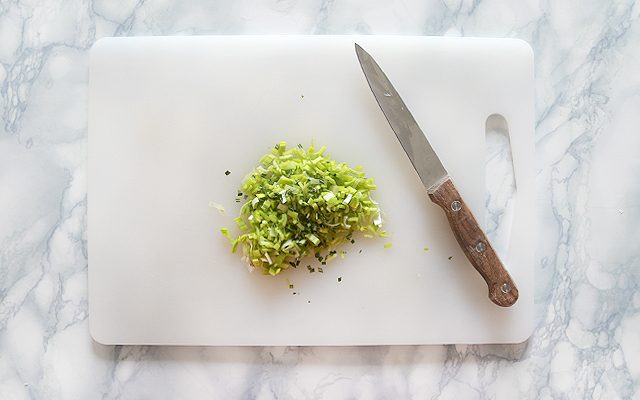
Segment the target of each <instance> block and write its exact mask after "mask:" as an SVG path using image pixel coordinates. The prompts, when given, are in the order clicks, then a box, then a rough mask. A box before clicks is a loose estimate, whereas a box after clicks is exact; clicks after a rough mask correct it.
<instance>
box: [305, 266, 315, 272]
mask: <svg viewBox="0 0 640 400" xmlns="http://www.w3.org/2000/svg"><path fill="white" fill-rule="evenodd" d="M307 269H308V270H309V273H313V272H316V269H315V268H313V267H312V266H311V265H307Z"/></svg>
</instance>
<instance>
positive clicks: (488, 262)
mask: <svg viewBox="0 0 640 400" xmlns="http://www.w3.org/2000/svg"><path fill="white" fill-rule="evenodd" d="M428 194H429V198H430V199H431V201H433V202H434V203H435V204H437V205H439V206H440V207H441V208H442V209H443V210H444V212H445V214H446V215H447V219H448V220H449V225H451V230H452V231H453V234H454V236H455V237H456V239H457V240H458V243H459V244H460V247H461V248H462V250H463V251H464V254H465V255H466V256H467V258H468V259H469V262H471V265H473V267H474V268H475V269H476V270H477V271H478V272H479V273H480V275H482V277H483V278H484V280H485V281H486V282H487V286H488V287H489V299H491V301H493V302H494V303H495V304H497V305H499V306H502V307H509V306H512V305H513V304H514V303H515V302H516V300H518V288H517V287H516V285H515V283H514V282H513V280H512V279H511V276H510V275H509V273H508V272H507V270H506V269H505V268H504V266H503V265H502V262H501V261H500V258H498V255H497V254H496V252H495V251H494V250H493V247H491V243H489V240H487V237H486V236H485V234H484V232H483V231H482V228H480V225H478V222H477V221H476V219H475V217H474V216H473V214H472V213H471V210H469V208H468V207H467V205H466V204H465V203H464V200H462V197H461V196H460V193H458V190H457V189H456V187H455V185H454V184H453V182H452V181H451V178H449V177H447V178H445V179H444V180H442V181H440V182H438V183H436V184H435V185H433V186H432V187H430V188H429V190H428Z"/></svg>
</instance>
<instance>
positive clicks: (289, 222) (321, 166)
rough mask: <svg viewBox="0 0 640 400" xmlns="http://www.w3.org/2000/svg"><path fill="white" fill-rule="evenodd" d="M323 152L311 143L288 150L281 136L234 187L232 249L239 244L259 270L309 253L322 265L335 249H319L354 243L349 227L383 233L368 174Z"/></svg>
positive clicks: (277, 269)
mask: <svg viewBox="0 0 640 400" xmlns="http://www.w3.org/2000/svg"><path fill="white" fill-rule="evenodd" d="M324 152H325V148H324V147H322V148H320V149H315V148H314V146H313V145H312V146H310V147H309V148H308V149H304V148H302V146H298V147H296V148H293V149H291V150H287V144H286V143H285V142H280V143H278V144H276V145H275V146H274V148H273V150H272V151H271V152H270V153H269V154H266V155H264V156H263V157H262V158H261V159H260V164H259V165H258V166H257V167H256V168H255V169H254V170H253V171H252V172H251V173H250V174H249V175H248V176H247V177H246V178H245V180H244V182H243V184H242V187H241V188H240V189H239V190H238V194H239V195H241V194H242V195H243V196H244V197H245V200H246V201H245V203H244V204H243V205H242V207H241V210H240V216H239V217H238V218H236V224H237V225H238V228H239V230H240V234H239V236H238V237H236V238H234V239H233V248H232V251H234V250H235V248H236V247H237V246H240V247H241V248H242V252H243V254H244V255H245V256H246V257H247V258H248V260H249V263H250V264H251V265H252V266H254V267H258V268H261V269H262V272H263V273H264V274H268V275H278V274H279V273H281V272H282V271H284V270H286V269H288V268H289V267H290V266H292V267H296V266H297V265H299V263H300V260H301V259H302V258H304V257H305V256H307V255H310V254H313V255H315V257H316V259H317V260H318V261H319V262H321V263H322V265H326V263H327V262H328V261H330V260H332V259H333V258H335V257H336V255H337V252H336V251H335V250H332V251H330V252H329V253H328V255H327V256H326V257H324V258H323V257H322V256H321V254H320V253H321V252H323V251H326V249H331V248H336V247H338V246H340V245H342V244H343V243H345V242H347V241H351V242H352V243H354V242H355V241H354V240H353V239H352V235H353V233H354V232H360V233H361V234H363V235H364V236H366V237H375V236H382V235H384V234H385V233H384V231H383V230H382V219H381V217H380V209H379V207H378V203H376V202H375V201H373V200H372V199H371V192H372V191H373V190H375V189H376V186H375V184H374V182H373V180H372V179H370V178H367V177H366V175H365V173H364V172H362V168H356V169H353V168H351V167H349V166H348V165H347V164H345V163H338V162H336V161H335V160H332V159H331V158H329V157H328V156H326V155H325V154H324ZM229 173H230V172H229Z"/></svg>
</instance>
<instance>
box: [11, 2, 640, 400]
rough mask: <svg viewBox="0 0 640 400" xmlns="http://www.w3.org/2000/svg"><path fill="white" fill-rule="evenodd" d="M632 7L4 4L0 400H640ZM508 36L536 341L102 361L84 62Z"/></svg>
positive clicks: (149, 353) (203, 352) (141, 352)
mask: <svg viewBox="0 0 640 400" xmlns="http://www.w3.org/2000/svg"><path fill="white" fill-rule="evenodd" d="M639 15H640V4H639V3H637V2H635V1H632V0H620V1H597V0H586V1H548V0H529V1H523V2H500V1H495V0H494V1H491V0H473V1H465V0H439V1H436V0H427V1H400V0H398V1H373V2H337V1H332V0H325V1H309V2H302V1H294V0H281V1H275V0H274V1H260V2H249V1H235V2H224V1H220V0H217V1H195V2H178V1H156V2H152V1H144V0H140V1H128V0H123V1H118V2H112V1H107V0H95V1H91V2H87V1H85V0H71V1H62V0H58V1H56V0H43V1H26V0H4V1H0V210H1V212H0V299H1V303H0V398H2V399H29V398H34V399H91V398H103V399H115V398H122V399H139V398H154V399H173V398H186V399H192V398H220V399H227V398H260V399H272V398H326V399H348V398H361V399H369V398H370V399H378V398H415V399H424V398H429V399H453V398H456V399H493V398H496V399H505V398H509V399H510V398H522V399H528V398H531V399H537V398H541V399H551V398H567V399H584V398H593V399H617V398H620V399H633V398H640V290H639V284H640V178H639V176H640V156H639V155H638V151H639V150H640V74H639V73H638V71H640V22H639V20H638V17H639ZM220 33H225V34H245V33H251V34H262V33H301V34H310V33H315V34H343V33H344V34H350V33H367V34H414V35H465V36H496V37H519V38H522V39H525V40H527V41H528V42H529V43H531V45H532V47H533V48H534V51H535V56H536V60H535V63H536V65H535V67H536V162H537V165H536V174H537V185H538V190H537V196H538V197H537V206H538V218H537V225H536V226H533V227H531V229H532V230H535V232H536V235H537V241H536V289H535V298H536V311H537V314H536V329H535V331H534V334H533V336H532V337H531V339H530V340H529V341H528V342H526V343H524V344H521V345H513V346H502V345H494V346H428V347H427V346H401V347H363V348H352V347H347V348H332V347H330V348H281V347H277V348H166V347H159V348H152V347H104V346H100V345H97V344H94V343H93V342H92V341H91V339H90V338H89V336H88V329H87V304H86V299H87V293H86V290H87V287H86V281H87V254H86V234H85V232H86V204H87V195H86V141H87V130H86V103H87V101H86V100H87V99H86V95H87V80H88V76H87V75H88V72H87V65H88V50H89V48H90V46H91V44H92V43H93V42H94V41H95V40H97V39H98V38H100V37H104V36H113V35H152V34H153V35H168V34H180V35H185V34H220Z"/></svg>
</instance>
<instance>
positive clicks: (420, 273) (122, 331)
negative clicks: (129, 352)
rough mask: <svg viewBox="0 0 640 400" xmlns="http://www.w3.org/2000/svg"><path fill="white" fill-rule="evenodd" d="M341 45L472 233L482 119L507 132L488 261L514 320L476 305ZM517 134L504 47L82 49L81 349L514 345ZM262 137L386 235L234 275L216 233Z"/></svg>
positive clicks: (522, 138) (527, 198) (479, 296)
mask: <svg viewBox="0 0 640 400" xmlns="http://www.w3.org/2000/svg"><path fill="white" fill-rule="evenodd" d="M356 41H357V42H358V43H359V44H360V45H362V46H363V47H364V48H365V49H366V50H367V51H368V52H369V53H371V54H372V55H373V56H374V57H375V58H376V60H377V61H378V62H379V63H380V65H381V66H382V68H383V69H384V70H385V71H386V72H387V75H388V76H389V78H390V79H391V80H392V82H393V83H394V84H395V86H396V88H397V89H398V91H399V93H400V94H401V95H402V97H403V98H404V100H405V102H406V104H407V105H408V106H409V107H410V109H411V111H412V112H413V114H414V116H415V118H416V120H417V121H418V122H419V123H420V125H421V127H422V128H423V130H424V131H425V132H427V135H428V138H429V141H430V142H431V143H432V145H433V147H434V148H435V149H436V150H437V151H438V153H439V156H440V158H441V160H442V161H443V163H444V164H445V166H446V167H447V168H448V170H449V172H450V173H451V175H452V177H453V179H454V180H455V182H456V183H457V185H458V187H459V189H460V191H461V193H462V194H463V196H464V198H465V199H466V201H467V203H468V204H469V206H470V207H471V208H472V209H473V211H474V212H475V214H476V216H478V217H479V219H481V220H482V219H483V215H484V208H483V207H484V205H483V200H484V161H485V159H484V140H485V121H486V119H487V117H488V116H489V115H490V114H493V113H499V114H501V115H503V116H504V117H505V118H506V120H507V121H508V124H509V129H510V133H511V135H510V136H511V146H512V152H513V160H514V170H515V180H516V185H517V197H516V201H517V202H516V207H515V210H516V211H515V214H514V219H513V227H512V230H511V233H512V236H511V240H510V244H509V248H508V251H507V252H506V253H504V254H502V255H501V256H502V258H503V261H504V263H505V264H506V266H507V268H508V269H509V271H510V273H511V274H512V276H513V278H514V280H515V282H516V283H517V284H518V285H519V289H520V300H519V301H518V302H517V303H516V305H515V306H513V307H511V308H500V307H497V306H496V305H494V304H493V303H491V302H490V301H489V300H488V298H487V287H486V284H485V283H484V281H483V280H482V279H481V277H480V276H479V275H478V273H477V272H476V271H475V270H474V269H473V268H472V267H471V265H470V264H469V263H468V261H467V260H466V258H465V257H464V254H463V253H462V251H461V250H460V249H459V248H458V245H457V243H456V241H455V239H454V237H453V234H452V233H451V231H450V229H449V226H448V224H447V221H446V219H445V217H444V214H443V213H442V212H441V210H440V209H439V208H438V207H437V206H435V205H434V204H432V203H431V202H430V201H429V199H428V198H427V195H426V192H425V190H424V188H423V187H422V186H421V183H420V180H419V178H418V176H417V175H416V173H415V172H414V170H413V169H412V166H411V164H410V162H409V160H408V159H407V157H406V156H405V154H404V153H403V151H402V148H401V146H400V144H399V143H398V142H397V140H396V138H395V136H394V134H393V132H392V131H391V129H390V128H389V125H388V124H387V122H386V120H385V118H384V116H383V114H382V112H381V111H380V109H379V108H378V106H377V104H376V101H375V99H374V97H373V95H372V94H371V92H370V90H369V87H368V86H367V83H366V80H365V78H364V76H363V75H362V72H361V70H360V67H359V65H358V63H357V59H356V55H355V52H354V42H356ZM533 128H534V125H533V55H532V52H531V49H530V47H529V46H528V45H527V44H526V43H524V42H522V41H519V40H509V39H461V38H432V37H377V36H362V37H350V36H342V37H334V36H271V37H267V36H244V37H237V36H231V37H230V36H218V37H165V38H152V37H148V38H110V39H102V40H100V41H99V42H97V43H96V45H95V46H94V48H93V50H92V53H91V67H90V97H89V211H88V218H89V222H88V229H89V233H88V235H89V309H90V329H91V334H92V336H93V338H94V339H95V340H96V341H98V342H101V343H105V344H171V345H174V344H175V345H370V344H439V343H497V342H521V341H523V340H525V339H526V338H527V337H528V336H529V334H530V332H531V330H532V322H533V279H532V278H533V248H534V243H533V237H532V232H533V231H534V230H533V229H532V228H531V225H532V223H533V214H532V213H533V199H534V181H533ZM280 140H285V141H287V142H288V143H290V144H291V145H292V146H295V145H297V144H298V143H302V144H303V145H308V144H310V142H311V140H315V143H316V144H317V145H325V146H327V153H328V154H329V155H331V156H332V157H334V158H335V159H337V160H340V161H345V162H347V163H349V164H351V165H353V166H356V165H362V166H363V167H364V169H365V171H366V172H367V174H368V175H369V176H371V177H373V178H374V179H375V180H376V183H377V185H378V190H377V191H376V192H375V198H376V199H377V200H378V201H379V203H380V206H381V208H382V210H383V211H384V220H385V227H386V229H387V230H388V232H389V233H390V237H389V238H388V239H364V238H357V239H356V240H357V241H356V243H355V244H354V245H347V246H346V248H345V250H346V251H347V253H348V254H347V257H346V258H345V259H338V260H336V261H334V262H332V263H330V264H329V265H328V266H326V268H325V269H324V273H323V274H320V273H317V272H316V273H313V274H310V273H309V272H308V271H307V269H306V268H305V267H304V264H303V265H302V266H301V268H298V270H292V271H289V272H287V273H285V274H282V275H281V276H279V277H276V278H273V277H267V276H262V275H261V274H259V273H257V272H254V273H249V272H248V271H247V268H246V266H245V265H244V264H243V262H242V261H241V260H240V256H239V255H238V254H230V252H229V244H228V243H227V242H226V240H224V239H223V238H222V237H221V235H220V233H219V228H220V227H221V226H229V227H232V226H233V222H232V217H233V216H235V215H236V213H237V210H238V207H237V206H238V204H236V203H235V202H234V198H235V195H236V190H237V188H238V187H239V186H240V183H241V181H242V178H243V177H244V175H245V174H247V173H249V172H250V171H251V169H252V168H253V167H254V166H255V164H256V163H257V160H258V159H259V157H260V156H261V155H262V154H264V153H266V152H268V151H269V150H270V149H271V147H272V146H273V145H274V144H275V143H277V142H278V141H280ZM226 170H229V171H231V174H230V175H229V176H226V175H225V171H226ZM210 201H215V202H217V203H221V204H223V205H224V206H226V208H227V215H226V216H222V215H220V214H219V213H218V212H217V211H216V210H215V209H213V208H210V207H209V206H208V204H209V202H210ZM387 242H391V243H393V247H391V248H388V249H385V248H383V245H384V244H385V243H387ZM425 246H428V247H429V249H430V250H429V251H427V252H425V251H424V250H423V248H424V247H425ZM360 249H362V252H361V253H360V252H359V250H360ZM450 256H453V257H452V259H451V260H449V259H448V258H449V257H450ZM339 277H341V278H342V279H341V282H338V278H339ZM287 280H289V281H290V282H291V283H293V284H294V289H289V287H288V282H287ZM293 292H295V293H296V294H293Z"/></svg>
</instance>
